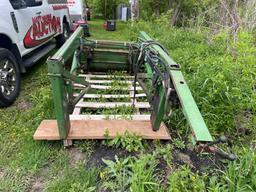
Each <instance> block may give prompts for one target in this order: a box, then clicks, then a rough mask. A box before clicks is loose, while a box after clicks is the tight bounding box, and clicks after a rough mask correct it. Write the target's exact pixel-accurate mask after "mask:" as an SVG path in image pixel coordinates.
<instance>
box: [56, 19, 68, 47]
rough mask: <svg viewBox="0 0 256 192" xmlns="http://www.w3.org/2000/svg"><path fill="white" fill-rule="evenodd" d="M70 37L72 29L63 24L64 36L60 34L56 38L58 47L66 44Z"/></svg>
mask: <svg viewBox="0 0 256 192" xmlns="http://www.w3.org/2000/svg"><path fill="white" fill-rule="evenodd" d="M69 36H70V28H69V26H68V24H67V23H63V32H62V34H60V35H58V36H57V37H56V45H57V47H58V48H60V47H61V46H62V45H63V44H64V43H65V42H66V40H67V39H68V38H69Z"/></svg>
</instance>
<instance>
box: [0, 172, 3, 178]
mask: <svg viewBox="0 0 256 192" xmlns="http://www.w3.org/2000/svg"><path fill="white" fill-rule="evenodd" d="M2 178H4V171H3V170H0V179H2Z"/></svg>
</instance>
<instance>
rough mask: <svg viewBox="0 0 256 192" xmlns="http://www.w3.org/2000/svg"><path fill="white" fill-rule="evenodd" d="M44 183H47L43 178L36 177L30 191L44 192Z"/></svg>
mask: <svg viewBox="0 0 256 192" xmlns="http://www.w3.org/2000/svg"><path fill="white" fill-rule="evenodd" d="M44 184H45V182H43V180H42V179H40V178H39V179H36V180H35V181H34V183H33V184H32V186H31V188H30V190H29V192H42V191H44Z"/></svg>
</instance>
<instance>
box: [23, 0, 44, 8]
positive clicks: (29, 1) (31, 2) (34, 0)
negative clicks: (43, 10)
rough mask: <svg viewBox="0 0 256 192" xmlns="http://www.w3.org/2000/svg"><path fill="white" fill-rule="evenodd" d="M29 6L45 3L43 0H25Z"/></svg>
mask: <svg viewBox="0 0 256 192" xmlns="http://www.w3.org/2000/svg"><path fill="white" fill-rule="evenodd" d="M25 1H26V4H27V6H28V7H37V6H41V5H42V4H43V1H42V0H41V1H37V0H25Z"/></svg>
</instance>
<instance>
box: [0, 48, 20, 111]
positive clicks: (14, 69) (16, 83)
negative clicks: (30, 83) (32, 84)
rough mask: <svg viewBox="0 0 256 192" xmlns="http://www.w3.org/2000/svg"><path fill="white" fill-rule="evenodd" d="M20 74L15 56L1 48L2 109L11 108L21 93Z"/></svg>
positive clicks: (0, 91) (0, 102)
mask: <svg viewBox="0 0 256 192" xmlns="http://www.w3.org/2000/svg"><path fill="white" fill-rule="evenodd" d="M20 81H21V78H20V72H19V68H18V64H17V61H16V58H15V56H14V55H13V54H12V53H11V52H10V51H9V50H8V49H5V48H0V107H1V108H2V107H8V106H10V105H11V104H12V103H13V102H14V101H15V99H16V98H17V97H18V95H19V92H20Z"/></svg>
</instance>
